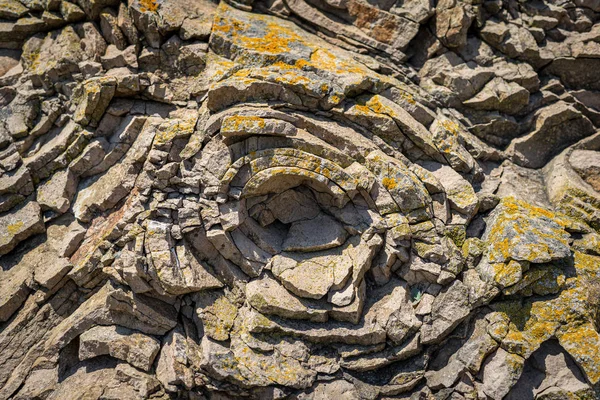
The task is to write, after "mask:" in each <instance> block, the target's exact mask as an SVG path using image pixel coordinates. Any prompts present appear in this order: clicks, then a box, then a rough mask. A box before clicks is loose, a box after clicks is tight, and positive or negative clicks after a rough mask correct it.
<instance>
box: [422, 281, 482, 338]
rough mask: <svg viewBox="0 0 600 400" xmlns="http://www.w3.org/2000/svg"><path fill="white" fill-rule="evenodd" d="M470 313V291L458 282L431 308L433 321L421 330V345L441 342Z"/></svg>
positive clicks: (437, 299)
mask: <svg viewBox="0 0 600 400" xmlns="http://www.w3.org/2000/svg"><path fill="white" fill-rule="evenodd" d="M470 311H471V307H470V305H469V289H468V288H467V286H466V285H464V284H463V283H462V282H461V281H458V280H456V281H454V282H453V283H452V285H450V287H448V288H447V289H445V290H444V291H442V292H441V293H440V294H439V295H438V296H437V297H436V298H435V300H434V302H433V305H432V308H431V319H430V320H429V321H428V322H426V323H424V324H423V327H422V328H421V343H423V344H428V343H436V342H440V341H441V340H443V339H444V338H445V337H446V336H447V335H448V334H449V333H450V332H451V331H452V330H453V329H454V328H455V327H456V326H457V325H458V324H459V323H460V322H461V321H462V320H463V319H465V318H466V317H467V316H468V315H469V312H470Z"/></svg>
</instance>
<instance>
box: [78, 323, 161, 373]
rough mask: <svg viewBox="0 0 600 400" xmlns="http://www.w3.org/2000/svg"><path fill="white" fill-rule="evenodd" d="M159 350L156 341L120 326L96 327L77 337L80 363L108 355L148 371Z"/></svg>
mask: <svg viewBox="0 0 600 400" xmlns="http://www.w3.org/2000/svg"><path fill="white" fill-rule="evenodd" d="M159 350H160V344H159V342H158V340H156V339H154V338H152V337H150V336H146V335H144V334H141V333H138V332H135V331H132V330H131V329H127V328H123V327H120V326H96V327H94V328H92V329H89V330H87V331H85V332H84V333H83V334H81V336H80V337H79V359H80V360H81V361H83V360H87V359H90V358H93V357H98V356H102V355H110V356H111V357H114V358H118V359H119V360H123V361H127V362H128V363H129V364H131V365H133V366H134V367H136V368H139V369H142V370H144V371H149V370H150V368H152V364H153V363H154V358H155V357H156V355H157V354H158V351H159Z"/></svg>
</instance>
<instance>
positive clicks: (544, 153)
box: [506, 101, 594, 168]
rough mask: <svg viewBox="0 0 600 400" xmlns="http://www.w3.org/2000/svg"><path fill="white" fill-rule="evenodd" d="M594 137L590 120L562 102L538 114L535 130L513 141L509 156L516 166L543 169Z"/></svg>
mask: <svg viewBox="0 0 600 400" xmlns="http://www.w3.org/2000/svg"><path fill="white" fill-rule="evenodd" d="M592 133H594V127H593V124H592V123H591V122H590V120H589V119H587V118H586V117H585V116H584V115H582V114H581V113H580V112H579V111H577V110H576V109H575V108H574V107H573V106H572V105H570V104H567V103H565V102H562V101H559V102H557V103H554V104H552V105H549V106H547V107H544V108H542V109H540V110H538V111H536V113H535V125H534V130H533V131H532V132H530V133H528V134H527V135H525V136H523V137H521V138H518V139H515V140H513V141H512V143H511V144H510V146H509V147H508V148H507V150H506V152H507V154H509V155H510V156H511V157H512V159H513V161H514V162H515V163H516V164H519V165H521V166H523V167H527V168H541V167H543V166H544V165H545V164H546V163H547V162H548V161H549V160H550V159H551V158H552V157H553V156H555V155H556V154H557V153H558V152H560V151H561V150H563V149H564V148H566V147H567V146H569V145H570V144H572V143H575V142H577V141H579V140H581V139H583V138H585V137H587V136H589V135H591V134H592Z"/></svg>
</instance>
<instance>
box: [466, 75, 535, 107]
mask: <svg viewBox="0 0 600 400" xmlns="http://www.w3.org/2000/svg"><path fill="white" fill-rule="evenodd" d="M528 103H529V91H527V89H525V88H524V87H522V86H521V85H519V84H518V83H515V82H506V81H505V80H504V79H502V78H494V79H492V80H491V81H489V82H488V83H487V84H486V85H485V86H484V87H483V89H481V91H480V92H479V93H477V94H476V95H475V96H473V97H472V98H470V99H469V100H466V101H464V102H463V104H464V105H466V106H468V107H471V108H474V109H476V110H490V111H500V112H502V113H506V114H509V115H512V114H517V113H518V112H519V111H521V110H522V109H523V108H524V107H525V106H527V104H528Z"/></svg>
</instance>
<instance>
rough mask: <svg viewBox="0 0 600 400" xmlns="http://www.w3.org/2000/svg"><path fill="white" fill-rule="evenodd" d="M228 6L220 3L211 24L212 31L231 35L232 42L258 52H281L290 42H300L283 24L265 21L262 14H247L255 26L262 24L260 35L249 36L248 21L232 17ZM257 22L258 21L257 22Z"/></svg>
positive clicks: (284, 50) (288, 48)
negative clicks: (262, 29) (262, 28)
mask: <svg viewBox="0 0 600 400" xmlns="http://www.w3.org/2000/svg"><path fill="white" fill-rule="evenodd" d="M229 9H230V7H229V6H227V5H224V4H223V3H221V5H220V6H219V11H218V12H217V16H216V17H215V21H214V24H213V33H215V32H216V33H222V34H225V35H230V36H232V37H233V43H234V44H235V45H237V46H241V47H244V48H246V49H248V50H254V51H257V52H260V53H267V54H275V55H278V54H281V53H285V52H289V51H290V44H291V43H293V42H301V38H300V36H299V35H298V34H297V33H296V32H294V31H293V30H292V29H290V28H289V27H287V26H285V25H284V24H277V23H275V22H274V20H273V21H267V20H266V19H265V17H264V16H260V15H249V16H248V18H249V19H250V20H254V21H250V22H255V25H256V26H257V27H260V26H261V25H262V26H264V32H263V34H262V35H261V36H249V35H247V33H248V32H249V27H250V25H251V24H250V23H248V22H244V21H241V20H239V19H236V18H234V17H233V16H232V15H230V14H227V11H228V10H229ZM257 22H258V23H257Z"/></svg>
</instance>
